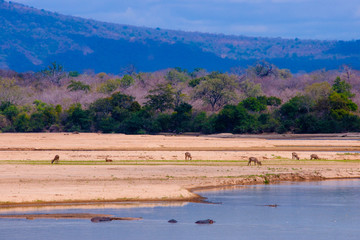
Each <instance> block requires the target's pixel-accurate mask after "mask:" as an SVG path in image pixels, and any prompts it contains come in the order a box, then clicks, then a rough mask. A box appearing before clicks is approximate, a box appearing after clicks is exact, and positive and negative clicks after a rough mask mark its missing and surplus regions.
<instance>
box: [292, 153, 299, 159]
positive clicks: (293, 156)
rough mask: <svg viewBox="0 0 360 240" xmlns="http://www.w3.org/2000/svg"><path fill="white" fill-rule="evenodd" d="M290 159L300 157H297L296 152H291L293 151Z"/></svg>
mask: <svg viewBox="0 0 360 240" xmlns="http://www.w3.org/2000/svg"><path fill="white" fill-rule="evenodd" d="M292 159H296V160H299V159H300V158H299V156H298V155H297V153H296V152H293V153H292Z"/></svg>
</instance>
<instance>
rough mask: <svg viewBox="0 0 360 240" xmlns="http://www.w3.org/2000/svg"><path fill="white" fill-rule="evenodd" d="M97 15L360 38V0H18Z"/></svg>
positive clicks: (245, 31) (162, 24) (170, 25)
mask: <svg viewBox="0 0 360 240" xmlns="http://www.w3.org/2000/svg"><path fill="white" fill-rule="evenodd" d="M14 2H19V3H23V4H25V5H29V6H32V7H35V8H39V9H45V10H50V11H55V12H58V13H62V14H66V15H73V16H79V17H84V18H91V19H95V20H100V21H105V22H111V23H120V24H127V25H135V26H144V27H153V28H156V27H159V28H163V29H172V30H184V31H198V32H208V33H223V34H230V35H245V36H260V37H282V38H301V39H321V40H357V39H360V0H120V1H119V0H15V1H14Z"/></svg>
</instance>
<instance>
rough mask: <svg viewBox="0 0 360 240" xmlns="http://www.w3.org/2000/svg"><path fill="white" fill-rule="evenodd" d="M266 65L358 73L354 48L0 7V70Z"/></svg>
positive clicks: (358, 52)
mask: <svg viewBox="0 0 360 240" xmlns="http://www.w3.org/2000/svg"><path fill="white" fill-rule="evenodd" d="M260 60H266V61H269V62H271V63H273V64H275V65H277V66H278V67H280V68H288V69H290V70H291V71H292V72H298V71H312V70H316V69H323V68H326V69H336V68H339V66H341V65H343V64H347V65H350V66H351V67H353V68H356V69H360V40H357V41H319V40H302V39H282V38H259V37H246V36H231V35H222V34H209V33H199V32H184V31H174V30H165V29H160V28H156V29H153V28H146V27H135V26H128V25H121V24H112V23H105V22H100V21H95V20H89V19H83V18H79V17H72V16H65V15H62V14H58V13H54V12H49V11H45V10H39V9H35V8H32V7H28V6H25V5H22V4H18V3H14V2H7V1H2V0H0V68H2V69H13V70H15V71H18V72H23V71H38V70H41V69H43V68H44V67H46V66H47V65H49V64H50V62H53V61H56V62H58V63H60V64H62V65H63V66H64V67H65V69H66V70H68V71H75V70H76V71H80V72H82V71H84V70H87V69H92V70H94V71H95V72H108V73H119V72H120V71H121V69H123V68H124V67H126V66H128V65H134V66H135V67H136V69H137V70H138V71H155V70H159V69H164V68H169V67H181V68H185V69H189V70H192V69H194V68H205V69H207V70H209V71H212V70H219V71H228V70H229V69H231V68H232V67H237V66H240V67H244V68H246V67H247V66H248V65H252V64H254V63H255V62H257V61H260Z"/></svg>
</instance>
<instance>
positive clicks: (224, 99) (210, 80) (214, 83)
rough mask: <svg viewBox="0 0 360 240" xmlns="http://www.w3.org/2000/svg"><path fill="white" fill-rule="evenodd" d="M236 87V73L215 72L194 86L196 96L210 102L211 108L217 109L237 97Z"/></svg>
mask: <svg viewBox="0 0 360 240" xmlns="http://www.w3.org/2000/svg"><path fill="white" fill-rule="evenodd" d="M235 89H236V77H235V76H234V75H230V76H229V75H227V74H221V73H213V74H210V75H208V76H207V78H206V80H203V81H201V82H200V83H199V84H198V85H197V86H196V87H195V88H194V97H195V99H201V100H202V101H203V102H204V103H206V104H209V105H210V106H211V110H212V111H215V110H218V109H220V108H221V107H222V106H224V105H225V104H228V103H229V102H231V101H234V100H235V99H236V94H235Z"/></svg>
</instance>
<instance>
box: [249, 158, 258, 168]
mask: <svg viewBox="0 0 360 240" xmlns="http://www.w3.org/2000/svg"><path fill="white" fill-rule="evenodd" d="M251 162H254V164H255V165H256V164H257V165H258V166H261V162H260V161H259V160H258V159H257V158H256V157H249V162H248V166H250V165H251Z"/></svg>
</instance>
